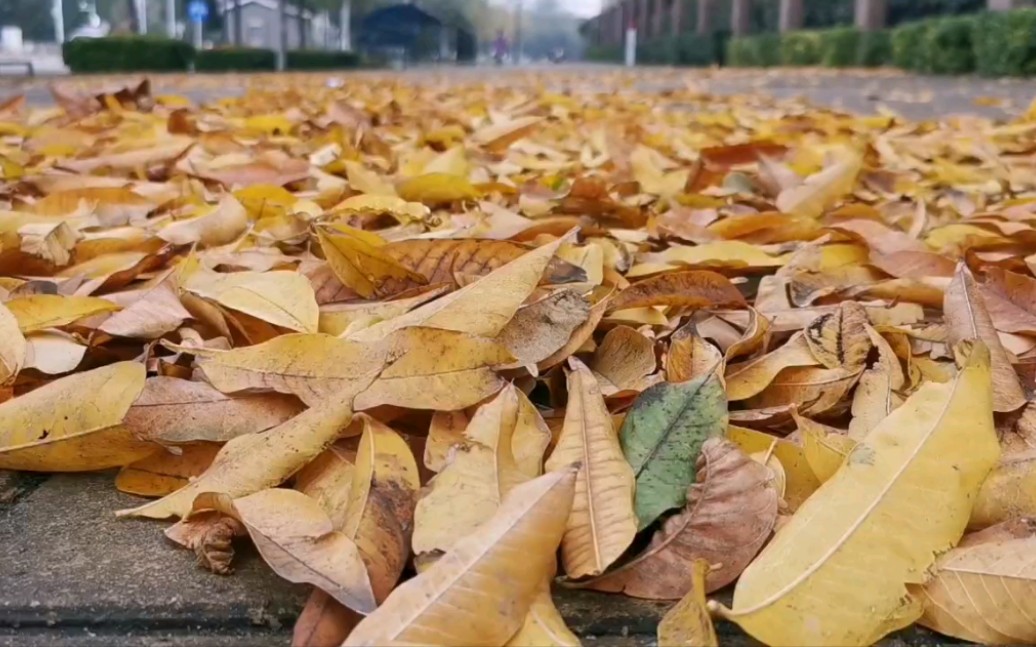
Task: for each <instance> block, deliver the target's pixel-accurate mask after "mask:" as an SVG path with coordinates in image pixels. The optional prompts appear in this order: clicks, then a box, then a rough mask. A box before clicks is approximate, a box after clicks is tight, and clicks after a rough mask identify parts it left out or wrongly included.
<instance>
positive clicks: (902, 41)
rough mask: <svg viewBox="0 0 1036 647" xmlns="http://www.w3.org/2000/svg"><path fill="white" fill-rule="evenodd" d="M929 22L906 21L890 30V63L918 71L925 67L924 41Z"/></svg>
mask: <svg viewBox="0 0 1036 647" xmlns="http://www.w3.org/2000/svg"><path fill="white" fill-rule="evenodd" d="M930 27H931V22H930V21H927V20H922V21H920V22H908V23H906V24H903V25H900V26H899V27H896V28H895V29H893V30H892V64H893V65H895V66H896V67H898V68H900V69H904V70H911V71H914V72H920V71H922V70H924V68H925V65H926V63H925V52H924V47H925V43H926V42H927V41H928V29H929V28H930Z"/></svg>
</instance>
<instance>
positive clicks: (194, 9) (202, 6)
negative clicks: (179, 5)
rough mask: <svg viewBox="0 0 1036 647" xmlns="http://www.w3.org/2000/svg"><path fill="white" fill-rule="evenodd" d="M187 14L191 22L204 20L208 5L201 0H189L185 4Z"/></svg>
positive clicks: (206, 16)
mask: <svg viewBox="0 0 1036 647" xmlns="http://www.w3.org/2000/svg"><path fill="white" fill-rule="evenodd" d="M187 16H188V17H189V18H190V19H191V22H205V19H206V18H208V17H209V5H208V3H207V2H203V1H202V0H191V1H190V3H188V4H187Z"/></svg>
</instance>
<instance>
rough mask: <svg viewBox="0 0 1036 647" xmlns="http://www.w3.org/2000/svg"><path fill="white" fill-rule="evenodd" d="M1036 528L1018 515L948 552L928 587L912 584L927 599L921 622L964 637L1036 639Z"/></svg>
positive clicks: (994, 640)
mask: <svg viewBox="0 0 1036 647" xmlns="http://www.w3.org/2000/svg"><path fill="white" fill-rule="evenodd" d="M1034 548H1036V528H1034V527H1033V522H1032V520H1031V519H1015V520H1012V521H1007V522H1004V523H1002V524H1000V525H997V526H993V527H991V528H988V529H986V530H983V531H982V532H979V533H975V534H972V535H967V536H966V537H965V538H964V540H963V541H961V543H960V545H959V546H957V547H956V548H954V549H952V550H950V551H949V552H947V553H945V554H944V555H942V556H941V557H940V558H939V560H938V561H937V562H936V563H935V566H934V568H933V572H934V575H933V577H932V578H931V579H930V580H928V581H927V582H926V583H925V584H924V585H923V586H918V585H914V586H911V587H910V590H911V593H912V594H914V595H919V596H920V597H921V598H922V600H923V603H924V615H923V616H922V617H921V619H920V621H919V622H920V624H922V625H924V626H926V627H928V628H929V629H933V630H935V631H938V632H939V633H941V634H944V635H948V636H953V637H954V638H959V639H961V640H967V641H974V642H979V643H985V644H1028V643H1032V642H1033V641H1034V640H1036V626H1034V625H1033V622H1032V617H1033V612H1034V611H1036V609H1034V603H1033V597H1032V593H1033V590H1034V586H1036V565H1034V564H1033V561H1032V554H1033V549H1034Z"/></svg>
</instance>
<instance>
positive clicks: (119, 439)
mask: <svg viewBox="0 0 1036 647" xmlns="http://www.w3.org/2000/svg"><path fill="white" fill-rule="evenodd" d="M144 373H145V371H144V365H143V364H138V363H136V362H117V363H115V364H110V365H108V366H105V367H102V368H96V369H94V370H92V371H85V372H83V373H76V374H73V375H69V376H66V377H63V378H60V379H58V380H54V381H53V382H51V383H49V384H46V385H44V386H41V387H40V388H38V389H36V390H34V391H32V392H30V393H26V394H25V395H22V396H19V397H17V398H14V399H13V400H8V401H7V402H4V403H2V404H0V421H3V424H2V425H0V469H14V470H28V471H35V472H83V471H89V470H99V469H105V468H109V467H118V466H121V465H127V464H129V463H132V462H133V461H135V460H137V459H140V458H143V457H144V456H146V455H148V454H150V453H152V452H154V451H155V449H156V447H155V445H154V444H152V443H148V442H144V441H141V440H138V439H137V438H134V437H133V435H132V434H131V433H130V431H129V430H128V429H126V428H125V427H124V426H123V425H122V420H123V418H124V417H125V415H126V411H127V410H128V409H129V408H130V405H131V404H132V403H133V401H134V400H135V399H136V397H137V395H138V394H139V393H140V391H141V389H143V388H144Z"/></svg>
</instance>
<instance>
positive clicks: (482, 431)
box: [413, 385, 550, 553]
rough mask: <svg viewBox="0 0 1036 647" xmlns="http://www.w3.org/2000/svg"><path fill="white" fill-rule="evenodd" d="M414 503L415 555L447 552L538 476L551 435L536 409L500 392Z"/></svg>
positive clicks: (515, 393) (518, 395)
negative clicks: (517, 490)
mask: <svg viewBox="0 0 1036 647" xmlns="http://www.w3.org/2000/svg"><path fill="white" fill-rule="evenodd" d="M458 440H459V444H458V445H455V446H454V448H453V449H452V450H451V454H450V455H449V456H448V458H447V459H446V463H445V465H444V466H443V467H442V469H441V470H440V471H439V475H438V476H436V477H435V478H434V479H433V480H432V482H431V483H430V485H429V489H428V490H427V491H426V492H425V494H424V495H423V496H422V497H421V500H420V501H418V503H417V511H416V513H415V515H414V526H415V528H414V539H413V545H414V552H416V553H427V552H431V551H433V550H441V551H447V550H449V549H450V548H451V547H452V546H453V544H454V543H455V542H456V541H457V540H458V539H461V538H462V537H464V536H466V535H468V534H469V533H471V532H472V531H474V530H475V529H476V528H477V527H478V526H480V525H481V524H482V523H483V522H485V521H486V520H487V519H489V518H490V517H492V516H493V513H494V512H496V510H497V509H498V508H499V507H500V504H501V502H502V501H503V500H504V497H505V496H506V495H507V493H508V492H510V491H511V490H512V489H514V488H515V487H516V486H517V485H519V484H521V483H524V482H525V481H528V480H530V479H532V478H535V477H536V476H539V475H540V474H541V473H542V462H543V452H544V450H545V449H546V447H547V443H549V442H550V430H549V429H547V426H546V424H545V423H544V422H543V419H542V418H541V417H540V415H539V413H538V412H537V411H536V408H535V407H534V406H533V405H532V403H531V402H529V401H528V399H527V398H526V397H525V395H524V394H523V393H522V392H521V391H519V390H518V389H516V388H515V387H514V385H508V386H507V387H505V388H504V389H503V390H502V391H501V392H500V393H499V394H498V395H497V396H496V397H495V398H494V399H493V400H492V401H491V402H488V403H487V404H485V405H483V406H481V407H480V408H479V409H478V411H476V412H475V415H474V416H472V418H471V422H470V423H469V424H468V425H467V429H466V430H465V431H464V433H463V434H462V435H461V437H460V438H459V439H458Z"/></svg>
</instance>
